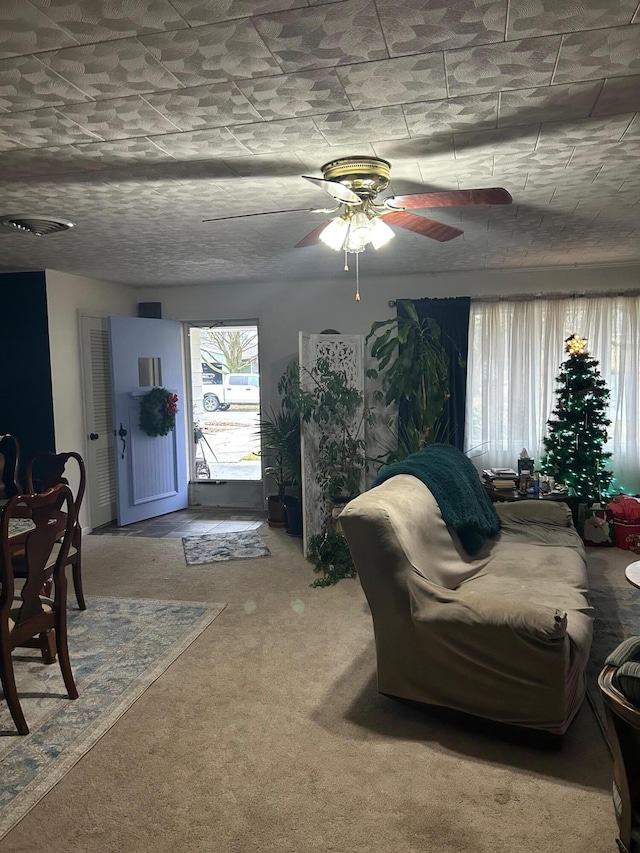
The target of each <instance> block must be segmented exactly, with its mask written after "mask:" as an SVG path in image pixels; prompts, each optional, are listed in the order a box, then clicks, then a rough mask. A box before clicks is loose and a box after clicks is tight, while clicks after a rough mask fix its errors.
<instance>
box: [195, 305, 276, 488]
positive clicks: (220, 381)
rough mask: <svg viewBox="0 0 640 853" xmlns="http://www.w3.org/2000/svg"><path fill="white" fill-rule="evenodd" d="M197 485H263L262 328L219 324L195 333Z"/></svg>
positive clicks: (197, 330)
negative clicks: (243, 482)
mask: <svg viewBox="0 0 640 853" xmlns="http://www.w3.org/2000/svg"><path fill="white" fill-rule="evenodd" d="M189 341H190V358H191V362H190V363H191V386H192V399H193V436H194V443H195V453H194V458H193V471H192V479H193V480H198V481H206V480H213V481H217V482H218V481H221V480H224V481H229V480H251V481H256V480H257V481H260V480H261V478H262V466H261V462H260V434H259V423H260V368H259V361H258V327H257V325H252V324H242V325H240V324H238V325H234V324H233V323H226V322H225V323H216V324H212V325H210V326H207V325H203V326H196V327H192V328H191V329H190V333H189Z"/></svg>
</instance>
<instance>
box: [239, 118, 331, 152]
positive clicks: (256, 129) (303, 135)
mask: <svg viewBox="0 0 640 853" xmlns="http://www.w3.org/2000/svg"><path fill="white" fill-rule="evenodd" d="M233 134H234V136H235V137H237V139H239V140H240V142H242V143H243V145H245V146H246V147H247V148H248V149H249V150H250V151H253V152H254V153H256V154H268V153H269V152H270V151H291V150H293V149H297V148H308V147H310V146H312V145H315V144H319V145H324V143H325V139H324V137H323V136H322V135H321V134H320V132H319V131H318V129H317V128H316V126H315V124H314V123H313V121H312V119H310V118H296V119H288V120H285V121H269V122H263V123H262V124H250V125H241V126H240V127H234V128H233Z"/></svg>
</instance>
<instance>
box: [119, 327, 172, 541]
mask: <svg viewBox="0 0 640 853" xmlns="http://www.w3.org/2000/svg"><path fill="white" fill-rule="evenodd" d="M109 339H110V345H111V381H112V384H113V415H114V430H115V433H116V437H115V440H116V449H115V460H116V483H117V499H118V524H119V525H123V524H131V523H132V522H135V521H142V520H143V519H145V518H154V517H155V516H158V515H164V514H165V513H168V512H174V511H175V510H178V509H183V508H184V507H186V506H187V484H188V480H187V450H186V440H185V395H184V381H183V363H182V328H181V326H180V323H176V322H173V321H172V320H152V319H148V318H144V317H109ZM153 386H161V387H163V388H166V389H167V391H172V392H173V393H175V394H177V395H178V412H177V414H176V419H175V429H173V430H172V431H171V432H170V433H169V434H168V435H163V436H149V435H147V434H146V433H145V432H143V431H142V430H141V429H140V426H139V421H140V400H141V398H142V396H143V395H144V394H145V393H147V392H148V391H149V390H150V389H151V387H153Z"/></svg>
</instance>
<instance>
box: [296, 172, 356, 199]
mask: <svg viewBox="0 0 640 853" xmlns="http://www.w3.org/2000/svg"><path fill="white" fill-rule="evenodd" d="M302 177H303V178H304V179H305V181H311V183H312V184H315V185H316V186H318V187H320V189H323V190H324V191H325V192H328V193H329V195H330V196H333V198H335V199H337V201H341V202H342V203H343V204H361V203H362V199H361V198H360V196H358V195H356V194H355V193H354V191H353V190H350V189H349V187H345V185H344V184H341V183H339V181H325V179H324V178H310V177H309V176H308V175H303V176H302Z"/></svg>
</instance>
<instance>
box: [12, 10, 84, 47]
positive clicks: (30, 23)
mask: <svg viewBox="0 0 640 853" xmlns="http://www.w3.org/2000/svg"><path fill="white" fill-rule="evenodd" d="M50 18H51V16H49V17H47V16H46V15H43V14H42V12H40V11H39V10H38V9H36V8H35V7H34V6H32V5H31V4H30V3H25V2H24V0H2V3H1V4H0V59H5V57H8V56H24V55H25V54H27V53H37V52H38V51H41V50H55V49H56V48H59V47H67V46H68V45H72V44H77V41H76V40H75V39H74V38H72V37H71V36H70V35H69V34H68V33H65V31H64V30H61V29H60V27H57V26H56V25H55V24H54V23H53V21H51V20H50Z"/></svg>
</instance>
